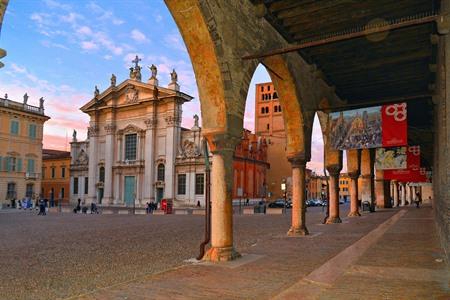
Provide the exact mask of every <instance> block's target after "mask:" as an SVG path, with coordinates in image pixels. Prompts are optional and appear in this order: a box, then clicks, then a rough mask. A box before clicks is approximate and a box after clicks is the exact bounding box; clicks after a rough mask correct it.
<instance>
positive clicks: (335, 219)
mask: <svg viewBox="0 0 450 300" xmlns="http://www.w3.org/2000/svg"><path fill="white" fill-rule="evenodd" d="M336 223H342V220H341V218H339V217H328V219H327V222H326V224H336Z"/></svg>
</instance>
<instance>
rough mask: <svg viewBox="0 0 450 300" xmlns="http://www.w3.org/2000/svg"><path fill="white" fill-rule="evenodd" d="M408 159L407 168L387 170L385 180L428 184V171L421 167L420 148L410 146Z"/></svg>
mask: <svg viewBox="0 0 450 300" xmlns="http://www.w3.org/2000/svg"><path fill="white" fill-rule="evenodd" d="M406 157H407V159H406V161H407V168H406V169H397V170H385V171H384V179H387V180H398V181H402V182H427V176H426V170H425V168H421V167H420V146H409V147H408V150H407V156H406Z"/></svg>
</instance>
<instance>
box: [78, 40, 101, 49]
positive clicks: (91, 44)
mask: <svg viewBox="0 0 450 300" xmlns="http://www.w3.org/2000/svg"><path fill="white" fill-rule="evenodd" d="M81 48H82V49H84V50H97V49H98V45H97V44H96V43H94V42H93V41H83V42H81Z"/></svg>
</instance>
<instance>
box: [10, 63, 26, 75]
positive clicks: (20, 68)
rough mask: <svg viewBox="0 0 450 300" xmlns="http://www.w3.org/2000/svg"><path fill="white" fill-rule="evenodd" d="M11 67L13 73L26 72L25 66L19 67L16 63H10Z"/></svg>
mask: <svg viewBox="0 0 450 300" xmlns="http://www.w3.org/2000/svg"><path fill="white" fill-rule="evenodd" d="M11 68H12V69H13V71H14V72H15V73H26V72H27V69H26V68H25V67H21V66H18V65H16V64H15V63H11Z"/></svg>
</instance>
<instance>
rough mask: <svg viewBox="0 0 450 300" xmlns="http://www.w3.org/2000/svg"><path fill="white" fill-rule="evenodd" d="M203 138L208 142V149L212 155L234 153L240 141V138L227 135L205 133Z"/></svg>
mask: <svg viewBox="0 0 450 300" xmlns="http://www.w3.org/2000/svg"><path fill="white" fill-rule="evenodd" d="M204 137H205V138H206V140H207V141H208V145H209V149H210V150H211V152H212V153H213V154H214V153H220V152H223V151H232V152H234V150H235V148H236V146H237V145H238V144H239V143H240V141H241V137H236V136H232V135H230V134H229V133H207V134H204Z"/></svg>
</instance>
